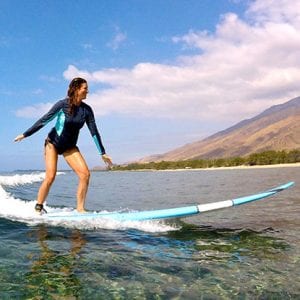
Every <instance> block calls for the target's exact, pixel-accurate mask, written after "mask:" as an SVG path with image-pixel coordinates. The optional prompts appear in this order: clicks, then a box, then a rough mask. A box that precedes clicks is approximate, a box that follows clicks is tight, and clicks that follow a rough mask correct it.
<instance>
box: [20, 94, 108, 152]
mask: <svg viewBox="0 0 300 300" xmlns="http://www.w3.org/2000/svg"><path fill="white" fill-rule="evenodd" d="M69 107H70V106H69V103H68V99H67V98H66V99H64V100H60V101H58V102H57V103H56V104H54V106H53V107H52V108H51V109H50V110H49V111H48V112H47V113H46V114H45V115H44V116H43V117H41V118H40V119H39V120H38V121H37V122H36V123H35V124H33V126H32V127H31V128H29V129H28V130H26V131H25V132H24V133H23V135H24V136H25V137H28V136H30V135H32V134H34V133H35V132H37V131H38V130H40V129H41V128H42V127H44V126H45V125H46V124H48V123H49V122H50V121H52V120H53V119H55V118H57V119H56V124H55V127H53V128H52V129H51V131H50V132H49V134H48V140H49V141H50V142H51V144H53V145H54V146H55V148H56V149H57V151H58V153H59V154H62V153H64V152H65V151H66V150H68V149H71V148H73V147H76V144H77V140H78V135H79V131H80V129H81V128H82V127H83V125H84V124H85V123H86V124H87V126H88V128H89V131H90V133H91V135H92V137H93V139H94V141H95V144H96V146H97V149H98V151H99V153H100V154H102V155H103V154H105V149H104V146H103V144H102V141H101V137H100V134H99V132H98V129H97V126H96V122H95V118H94V113H93V111H92V109H91V107H90V106H89V105H87V104H86V103H84V102H81V104H80V105H79V106H75V107H74V112H73V114H70V113H69Z"/></svg>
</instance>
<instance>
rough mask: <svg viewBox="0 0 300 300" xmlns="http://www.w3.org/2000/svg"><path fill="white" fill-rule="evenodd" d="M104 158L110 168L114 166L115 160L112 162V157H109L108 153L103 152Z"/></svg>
mask: <svg viewBox="0 0 300 300" xmlns="http://www.w3.org/2000/svg"><path fill="white" fill-rule="evenodd" d="M102 159H103V161H104V162H105V164H106V165H107V166H108V167H109V168H111V167H112V165H113V162H112V159H111V157H109V156H108V155H107V154H102Z"/></svg>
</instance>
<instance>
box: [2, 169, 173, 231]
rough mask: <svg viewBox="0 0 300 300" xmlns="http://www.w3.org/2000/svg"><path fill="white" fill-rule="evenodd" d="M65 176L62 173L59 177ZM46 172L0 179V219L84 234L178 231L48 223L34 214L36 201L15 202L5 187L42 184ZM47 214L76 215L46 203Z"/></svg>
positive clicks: (128, 224) (94, 222)
mask: <svg viewBox="0 0 300 300" xmlns="http://www.w3.org/2000/svg"><path fill="white" fill-rule="evenodd" d="M62 174H64V173H63V172H59V173H58V175H62ZM44 177H45V172H39V173H32V174H15V175H11V176H0V217H1V218H5V219H9V220H12V221H18V222H22V223H25V224H27V225H30V226H34V225H38V224H48V225H50V226H62V227H68V228H77V229H83V230H95V229H111V230H126V229H138V230H141V231H145V232H168V231H173V230H177V229H178V228H176V227H175V226H171V225H168V224H166V223H165V222H164V221H115V220H109V219H90V220H78V221H77V220H76V221H68V220H64V219H59V220H49V219H47V218H46V217H44V216H40V215H38V214H37V213H36V212H35V210H34V206H35V203H36V202H35V201H34V200H32V201H24V200H22V199H18V198H15V197H14V196H13V195H12V194H10V193H8V192H7V191H6V190H5V189H4V188H3V186H17V185H25V184H32V183H35V182H40V181H42V180H43V179H44ZM45 209H46V210H47V212H48V213H58V214H59V213H67V214H68V213H74V212H75V209H73V208H58V207H52V206H48V205H47V204H46V203H45Z"/></svg>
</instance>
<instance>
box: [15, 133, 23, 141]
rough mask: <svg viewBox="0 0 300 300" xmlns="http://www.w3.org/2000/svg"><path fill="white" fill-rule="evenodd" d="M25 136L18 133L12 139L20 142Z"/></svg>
mask: <svg viewBox="0 0 300 300" xmlns="http://www.w3.org/2000/svg"><path fill="white" fill-rule="evenodd" d="M24 138H25V136H24V135H23V134H19V135H18V136H17V137H15V139H14V141H15V142H21V141H22V140H23V139H24Z"/></svg>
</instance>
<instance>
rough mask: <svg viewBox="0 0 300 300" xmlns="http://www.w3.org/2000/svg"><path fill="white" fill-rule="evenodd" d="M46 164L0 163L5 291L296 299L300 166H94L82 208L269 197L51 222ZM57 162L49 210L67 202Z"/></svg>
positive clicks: (65, 179) (69, 185) (70, 194)
mask: <svg viewBox="0 0 300 300" xmlns="http://www.w3.org/2000/svg"><path fill="white" fill-rule="evenodd" d="M43 177H44V173H43V172H13V173H2V174H0V259H1V263H0V299H300V282H299V277H300V276H299V275H300V238H299V236H300V235H299V232H300V230H299V229H300V217H299V216H300V182H299V178H300V168H299V167H287V168H265V169H239V170H238V169H234V170H188V171H176V172H175V171H174V172H171V171H164V172H151V171H148V172H93V173H92V177H91V183H90V188H89V193H88V198H87V205H86V207H87V209H89V210H93V211H94V210H96V211H131V210H145V209H159V208H171V207H178V206H186V205H191V204H197V203H208V202H214V201H221V200H227V199H231V198H237V197H240V196H246V195H249V194H253V193H257V192H261V191H264V190H266V189H269V188H272V187H275V186H278V185H280V184H283V183H286V182H288V181H295V183H296V184H295V186H294V187H292V188H290V189H289V190H287V191H284V192H282V193H280V194H278V195H276V196H274V197H271V198H268V199H265V200H262V201H259V202H255V203H251V204H248V205H243V206H240V207H235V208H230V209H225V210H221V211H215V212H209V213H206V214H202V215H201V214H200V215H197V216H193V217H191V218H186V219H181V220H175V221H174V220H173V221H147V222H123V223H120V222H119V223H118V222H113V221H108V220H106V221H94V220H91V221H86V222H82V221H81V222H73V223H68V222H65V223H61V222H60V223H53V222H52V223H51V224H50V223H46V222H45V221H43V220H42V218H39V217H38V216H36V215H35V213H34V212H33V207H34V204H35V202H34V199H35V197H36V193H37V191H38V188H39V186H40V183H41V181H42V179H43ZM76 187H77V178H76V176H75V175H74V173H73V172H60V173H58V174H57V178H56V181H55V183H54V185H53V188H52V189H51V192H50V195H49V197H48V201H47V209H48V210H49V211H51V212H52V211H71V210H72V209H73V207H74V206H75V201H76V200H75V193H76Z"/></svg>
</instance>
